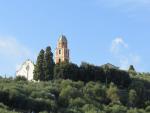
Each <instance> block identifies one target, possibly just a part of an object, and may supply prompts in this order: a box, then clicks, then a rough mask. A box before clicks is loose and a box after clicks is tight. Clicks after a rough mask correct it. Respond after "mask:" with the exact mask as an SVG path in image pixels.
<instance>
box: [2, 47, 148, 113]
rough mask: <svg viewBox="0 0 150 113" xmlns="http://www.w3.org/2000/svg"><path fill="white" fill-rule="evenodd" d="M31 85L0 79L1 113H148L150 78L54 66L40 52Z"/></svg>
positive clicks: (19, 79) (45, 53) (96, 68)
mask: <svg viewBox="0 0 150 113" xmlns="http://www.w3.org/2000/svg"><path fill="white" fill-rule="evenodd" d="M34 80H35V81H34V82H31V81H30V82H29V81H27V79H26V78H24V77H16V78H15V79H13V78H6V77H5V78H2V77H0V113H150V74H149V73H137V72H136V71H135V69H134V67H133V66H132V65H131V66H130V68H129V70H128V72H127V71H123V70H119V69H118V68H113V66H112V67H111V68H110V66H108V65H105V66H95V65H91V64H88V63H85V62H84V63H82V64H81V65H80V66H78V65H76V64H73V63H67V62H64V63H60V64H56V65H55V64H54V60H53V53H52V52H51V48H50V47H47V48H46V50H45V51H44V50H43V49H42V50H41V51H40V53H39V55H38V58H37V62H36V64H35V70H34Z"/></svg>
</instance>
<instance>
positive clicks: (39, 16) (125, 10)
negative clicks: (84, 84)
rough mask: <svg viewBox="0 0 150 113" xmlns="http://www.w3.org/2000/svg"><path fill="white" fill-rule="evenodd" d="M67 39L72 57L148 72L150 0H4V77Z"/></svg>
mask: <svg viewBox="0 0 150 113" xmlns="http://www.w3.org/2000/svg"><path fill="white" fill-rule="evenodd" d="M61 34H63V35H65V36H66V37H67V39H68V45H69V49H70V61H71V62H73V63H76V64H78V65H80V63H81V62H83V61H85V62H88V63H90V64H95V65H99V66H100V65H102V64H105V63H112V64H114V65H116V66H119V67H120V68H121V69H128V67H129V65H131V64H132V65H134V67H135V68H136V70H137V71H139V72H150V68H149V67H150V62H149V58H150V52H149V48H150V43H149V42H150V0H0V75H7V76H15V72H16V70H17V69H19V67H20V65H21V64H22V63H23V62H24V61H25V60H27V59H31V60H32V61H34V62H36V58H37V55H38V53H39V51H40V50H41V49H45V48H46V47H47V46H51V48H52V51H53V53H54V51H55V48H56V43H57V41H58V38H59V36H60V35H61Z"/></svg>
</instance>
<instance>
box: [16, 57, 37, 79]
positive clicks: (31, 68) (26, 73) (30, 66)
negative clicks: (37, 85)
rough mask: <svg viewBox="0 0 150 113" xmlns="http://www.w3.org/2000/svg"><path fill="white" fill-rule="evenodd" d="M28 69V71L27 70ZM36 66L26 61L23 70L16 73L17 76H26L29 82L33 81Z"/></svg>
mask: <svg viewBox="0 0 150 113" xmlns="http://www.w3.org/2000/svg"><path fill="white" fill-rule="evenodd" d="M27 68H28V69H27ZM33 71H34V64H33V62H32V61H30V60H27V61H25V62H24V63H23V64H22V66H21V68H20V69H19V70H18V71H17V72H16V76H24V77H25V78H26V79H27V80H29V81H31V80H33Z"/></svg>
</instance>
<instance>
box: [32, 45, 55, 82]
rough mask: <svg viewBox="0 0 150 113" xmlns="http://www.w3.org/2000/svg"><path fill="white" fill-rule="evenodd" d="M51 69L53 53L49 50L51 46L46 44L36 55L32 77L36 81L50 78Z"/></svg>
mask: <svg viewBox="0 0 150 113" xmlns="http://www.w3.org/2000/svg"><path fill="white" fill-rule="evenodd" d="M53 69H54V60H53V53H52V52H51V47H50V46H48V47H47V48H46V51H44V50H43V49H42V50H41V51H40V53H39V55H38V57H37V61H36V65H35V69H34V79H35V80H36V81H49V80H52V79H53Z"/></svg>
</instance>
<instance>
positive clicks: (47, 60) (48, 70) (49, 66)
mask: <svg viewBox="0 0 150 113" xmlns="http://www.w3.org/2000/svg"><path fill="white" fill-rule="evenodd" d="M53 69H54V60H53V53H52V52H51V47H50V46H48V47H47V48H46V51H45V54H44V75H45V78H44V80H45V81H48V80H52V79H53Z"/></svg>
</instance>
